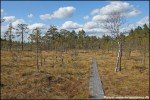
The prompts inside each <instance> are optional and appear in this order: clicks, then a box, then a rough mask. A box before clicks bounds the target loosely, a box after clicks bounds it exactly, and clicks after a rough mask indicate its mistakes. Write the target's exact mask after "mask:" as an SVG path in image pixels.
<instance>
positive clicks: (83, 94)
mask: <svg viewBox="0 0 150 100" xmlns="http://www.w3.org/2000/svg"><path fill="white" fill-rule="evenodd" d="M11 55H12V54H11V53H9V52H8V51H1V98H2V99H3V98H5V99H10V98H18V99H21V98H25V99H36V98H39V99H40V98H41V99H46V98H51V99H60V98H62V99H63V98H64V99H68V98H78V99H79V98H88V97H89V76H90V75H89V73H90V65H91V59H92V57H95V58H96V59H97V62H98V68H99V73H100V77H101V79H102V81H103V85H104V91H105V95H106V96H147V95H148V94H149V62H148V61H149V58H148V57H147V60H146V61H147V62H146V67H145V68H143V67H142V66H141V62H140V59H141V58H140V57H141V55H140V54H139V53H138V52H133V53H132V56H131V59H127V58H126V57H125V56H123V62H122V71H121V72H119V73H115V71H114V67H115V60H116V57H115V53H105V54H104V53H102V52H101V51H86V52H84V51H82V50H80V51H79V54H78V58H77V67H73V66H72V65H73V62H72V61H71V51H68V52H64V53H63V56H64V66H61V61H60V59H59V55H60V54H59V52H57V53H56V51H51V52H45V51H44V52H43V57H44V58H46V61H45V63H44V64H43V66H41V67H40V74H37V72H36V59H35V57H36V56H35V53H33V52H31V51H30V52H28V51H24V52H23V53H20V54H17V56H18V57H21V58H20V59H17V60H16V61H13V60H12V57H11ZM56 56H58V57H57V62H55V61H56V59H55V57H56ZM53 62H55V66H54V67H52V64H53Z"/></svg>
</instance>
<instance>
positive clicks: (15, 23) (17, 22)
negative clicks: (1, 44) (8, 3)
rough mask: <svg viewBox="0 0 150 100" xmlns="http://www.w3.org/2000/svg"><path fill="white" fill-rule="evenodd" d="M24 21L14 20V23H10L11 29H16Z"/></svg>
mask: <svg viewBox="0 0 150 100" xmlns="http://www.w3.org/2000/svg"><path fill="white" fill-rule="evenodd" d="M23 23H25V21H24V20H23V19H16V20H15V21H14V22H12V26H13V27H17V26H18V24H23Z"/></svg>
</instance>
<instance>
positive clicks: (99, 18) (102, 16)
mask: <svg viewBox="0 0 150 100" xmlns="http://www.w3.org/2000/svg"><path fill="white" fill-rule="evenodd" d="M107 18H108V15H95V16H93V18H92V20H93V21H95V22H97V21H104V20H106V19H107Z"/></svg>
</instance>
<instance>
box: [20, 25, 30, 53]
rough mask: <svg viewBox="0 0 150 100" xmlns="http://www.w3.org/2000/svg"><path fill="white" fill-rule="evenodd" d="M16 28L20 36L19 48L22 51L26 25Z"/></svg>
mask: <svg viewBox="0 0 150 100" xmlns="http://www.w3.org/2000/svg"><path fill="white" fill-rule="evenodd" d="M18 28H19V29H17V30H18V31H19V32H17V33H19V35H21V48H22V51H23V50H24V46H23V41H24V33H27V32H28V31H27V29H28V28H27V24H18Z"/></svg>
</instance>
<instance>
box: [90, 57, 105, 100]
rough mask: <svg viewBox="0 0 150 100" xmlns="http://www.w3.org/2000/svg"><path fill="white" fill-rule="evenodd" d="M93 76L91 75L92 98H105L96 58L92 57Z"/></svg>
mask: <svg viewBox="0 0 150 100" xmlns="http://www.w3.org/2000/svg"><path fill="white" fill-rule="evenodd" d="M90 74H91V76H90V83H89V88H90V93H91V94H90V95H91V98H92V99H104V92H103V88H102V83H101V80H100V77H99V74H98V69H97V63H96V59H95V58H93V59H92V65H91V73H90Z"/></svg>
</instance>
